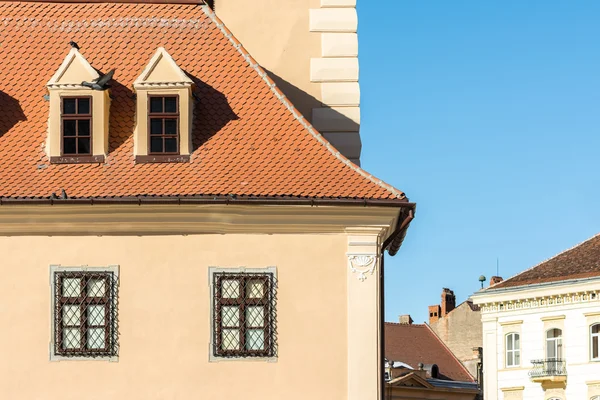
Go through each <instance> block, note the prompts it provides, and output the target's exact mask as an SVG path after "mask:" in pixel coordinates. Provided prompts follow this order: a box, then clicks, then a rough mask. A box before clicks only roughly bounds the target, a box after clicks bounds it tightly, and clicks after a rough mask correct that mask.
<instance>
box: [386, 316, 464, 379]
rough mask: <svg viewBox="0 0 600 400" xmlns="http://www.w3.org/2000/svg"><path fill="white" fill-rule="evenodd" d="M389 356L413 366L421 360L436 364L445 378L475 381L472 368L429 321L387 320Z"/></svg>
mask: <svg viewBox="0 0 600 400" xmlns="http://www.w3.org/2000/svg"><path fill="white" fill-rule="evenodd" d="M385 358H387V359H388V360H390V361H401V362H404V363H406V364H408V365H410V366H411V367H412V368H413V369H416V368H417V366H418V364H419V363H423V364H436V365H437V366H438V368H439V372H440V374H441V375H442V379H447V380H453V381H465V382H473V377H472V376H471V374H469V372H468V370H467V369H466V368H465V367H464V365H463V364H462V363H461V362H460V361H459V360H458V358H456V356H455V355H454V353H452V352H451V351H450V349H448V347H446V345H445V344H444V343H443V342H442V341H441V340H440V339H439V338H438V337H437V335H436V334H435V333H434V332H433V331H432V330H431V328H430V327H429V326H428V325H422V324H398V323H393V322H386V323H385Z"/></svg>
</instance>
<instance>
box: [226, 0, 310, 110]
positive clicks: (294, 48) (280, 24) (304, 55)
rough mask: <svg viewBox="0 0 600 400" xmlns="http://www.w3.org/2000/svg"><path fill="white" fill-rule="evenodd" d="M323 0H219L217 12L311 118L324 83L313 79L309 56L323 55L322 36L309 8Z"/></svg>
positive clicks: (294, 102) (295, 103) (290, 97)
mask: <svg viewBox="0 0 600 400" xmlns="http://www.w3.org/2000/svg"><path fill="white" fill-rule="evenodd" d="M319 7H320V0H260V1H258V2H253V3H252V5H251V6H250V5H249V4H248V2H247V1H246V0H216V1H215V12H216V14H217V15H218V16H219V18H221V19H222V20H223V22H224V23H225V24H226V25H227V28H228V29H229V30H231V32H233V34H234V35H235V36H236V38H238V40H239V41H240V42H241V43H242V44H243V45H244V47H245V48H246V49H247V50H248V52H249V53H250V54H252V56H253V57H254V58H255V59H256V60H257V61H258V62H259V63H260V64H261V66H262V67H263V68H265V69H267V70H268V71H269V72H271V73H272V74H274V75H276V76H277V77H279V78H280V79H281V80H283V81H285V82H287V84H288V85H289V86H288V85H286V84H285V83H284V82H281V80H278V79H275V82H276V83H277V86H279V88H280V89H282V90H283V91H284V93H285V94H286V96H287V97H288V98H289V99H290V100H291V101H292V103H293V104H294V106H296V108H298V110H299V111H300V112H301V113H302V114H303V115H304V116H306V118H308V119H310V115H311V110H312V108H314V107H320V105H321V103H320V101H321V85H320V84H318V83H313V82H311V80H310V59H311V58H313V57H320V56H321V37H320V35H318V34H314V33H311V32H310V31H309V11H310V9H311V8H319Z"/></svg>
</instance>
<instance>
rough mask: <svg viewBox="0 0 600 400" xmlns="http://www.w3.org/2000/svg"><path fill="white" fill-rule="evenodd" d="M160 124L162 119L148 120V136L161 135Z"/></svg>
mask: <svg viewBox="0 0 600 400" xmlns="http://www.w3.org/2000/svg"><path fill="white" fill-rule="evenodd" d="M162 123H163V120H162V118H152V119H151V120H150V134H151V135H160V134H162V133H163V128H162Z"/></svg>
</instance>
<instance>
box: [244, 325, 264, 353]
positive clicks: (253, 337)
mask: <svg viewBox="0 0 600 400" xmlns="http://www.w3.org/2000/svg"><path fill="white" fill-rule="evenodd" d="M246 348H247V349H248V350H264V349H265V332H264V331H263V330H262V329H248V331H247V332H246Z"/></svg>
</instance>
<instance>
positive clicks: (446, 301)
mask: <svg viewBox="0 0 600 400" xmlns="http://www.w3.org/2000/svg"><path fill="white" fill-rule="evenodd" d="M454 307H456V296H455V295H454V292H453V291H452V290H450V289H448V288H443V289H442V307H441V308H442V313H441V315H440V317H445V316H446V315H448V313H449V312H450V311H452V310H454Z"/></svg>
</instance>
